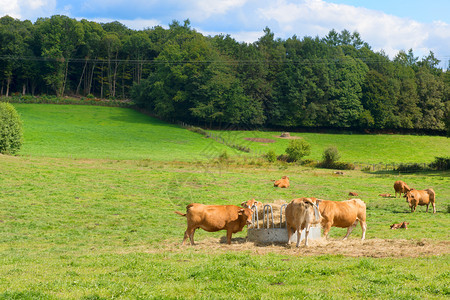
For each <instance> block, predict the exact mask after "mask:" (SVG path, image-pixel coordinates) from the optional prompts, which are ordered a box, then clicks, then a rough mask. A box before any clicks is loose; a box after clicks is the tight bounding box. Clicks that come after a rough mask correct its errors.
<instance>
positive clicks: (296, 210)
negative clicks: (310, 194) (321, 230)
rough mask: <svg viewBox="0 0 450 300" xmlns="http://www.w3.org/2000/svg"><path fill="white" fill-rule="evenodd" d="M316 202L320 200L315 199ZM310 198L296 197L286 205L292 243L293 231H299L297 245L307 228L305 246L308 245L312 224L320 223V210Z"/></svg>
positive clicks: (287, 223)
mask: <svg viewBox="0 0 450 300" xmlns="http://www.w3.org/2000/svg"><path fill="white" fill-rule="evenodd" d="M315 202H316V203H317V202H319V201H315ZM316 205H317V204H315V203H314V202H313V200H311V199H310V198H298V199H294V200H292V201H291V203H289V204H288V205H287V207H286V227H287V231H288V236H289V241H288V244H290V243H291V236H292V233H293V232H295V231H297V247H299V245H300V237H301V232H302V230H303V229H305V228H306V229H305V246H308V235H309V229H310V228H311V225H313V224H318V223H320V220H321V216H320V213H319V210H318V208H317V206H316Z"/></svg>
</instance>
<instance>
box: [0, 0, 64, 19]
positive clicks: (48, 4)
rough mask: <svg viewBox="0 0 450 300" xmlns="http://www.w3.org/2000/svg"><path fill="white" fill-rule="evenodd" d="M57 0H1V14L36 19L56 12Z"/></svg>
mask: <svg viewBox="0 0 450 300" xmlns="http://www.w3.org/2000/svg"><path fill="white" fill-rule="evenodd" d="M55 8H56V0H0V15H1V16H4V15H9V16H11V17H13V18H17V19H22V20H25V19H28V20H34V19H36V17H43V16H49V15H52V14H54V13H55Z"/></svg>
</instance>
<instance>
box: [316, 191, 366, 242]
mask: <svg viewBox="0 0 450 300" xmlns="http://www.w3.org/2000/svg"><path fill="white" fill-rule="evenodd" d="M312 199H313V200H315V198H312ZM317 200H318V201H319V211H320V215H321V216H322V221H321V225H322V227H323V235H324V236H325V238H327V237H328V232H329V231H330V228H331V227H332V226H333V227H341V228H347V234H346V235H345V237H344V240H345V239H346V238H347V237H348V236H349V235H350V233H351V232H352V230H353V228H355V226H356V225H357V224H358V221H359V222H360V223H361V229H362V237H361V240H364V239H365V237H366V229H367V224H366V204H365V203H364V201H362V200H361V199H350V200H346V201H330V200H319V199H317Z"/></svg>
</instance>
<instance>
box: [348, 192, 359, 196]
mask: <svg viewBox="0 0 450 300" xmlns="http://www.w3.org/2000/svg"><path fill="white" fill-rule="evenodd" d="M348 195H349V196H353V197H356V196H358V194H357V193H355V192H350V193H348Z"/></svg>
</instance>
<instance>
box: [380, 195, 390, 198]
mask: <svg viewBox="0 0 450 300" xmlns="http://www.w3.org/2000/svg"><path fill="white" fill-rule="evenodd" d="M378 196H380V197H384V198H391V194H379V195H378Z"/></svg>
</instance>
